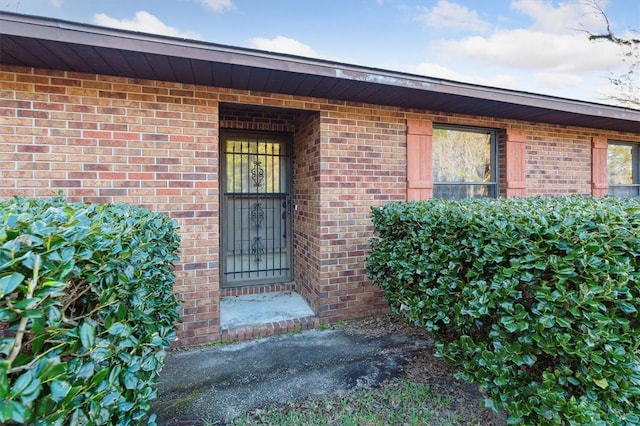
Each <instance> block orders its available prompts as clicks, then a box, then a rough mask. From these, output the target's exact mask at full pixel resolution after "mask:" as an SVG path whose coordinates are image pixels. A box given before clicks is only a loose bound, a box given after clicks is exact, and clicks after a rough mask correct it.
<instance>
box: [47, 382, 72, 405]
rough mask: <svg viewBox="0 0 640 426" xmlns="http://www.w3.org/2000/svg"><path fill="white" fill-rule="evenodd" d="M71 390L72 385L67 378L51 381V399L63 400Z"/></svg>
mask: <svg viewBox="0 0 640 426" xmlns="http://www.w3.org/2000/svg"><path fill="white" fill-rule="evenodd" d="M70 390H71V385H70V384H69V382H67V381H66V380H54V381H53V382H51V399H53V400H54V401H55V402H58V403H59V402H60V401H62V400H63V399H64V398H65V397H66V396H67V395H68V394H69V391H70Z"/></svg>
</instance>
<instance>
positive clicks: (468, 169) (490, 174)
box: [432, 126, 498, 198]
mask: <svg viewBox="0 0 640 426" xmlns="http://www.w3.org/2000/svg"><path fill="white" fill-rule="evenodd" d="M496 145H497V134H496V131H495V130H491V129H481V128H471V127H458V126H455V127H453V126H434V128H433V148H432V149H433V157H432V158H433V160H432V161H433V196H434V198H475V197H497V194H498V177H497V171H496V169H497V168H496V163H497V161H496V157H497V154H496V152H497V148H496Z"/></svg>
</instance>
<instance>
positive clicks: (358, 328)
mask: <svg viewBox="0 0 640 426" xmlns="http://www.w3.org/2000/svg"><path fill="white" fill-rule="evenodd" d="M341 328H342V329H343V330H344V331H345V332H346V333H348V334H355V335H360V336H366V337H379V336H384V335H388V334H405V335H409V336H411V337H415V338H416V339H421V340H425V341H429V342H432V344H431V345H425V349H423V350H422V351H420V352H418V353H416V354H413V355H412V356H411V358H410V359H407V360H406V361H407V364H405V365H404V366H403V368H404V371H405V375H406V377H407V378H408V379H409V380H411V381H412V382H414V383H426V384H429V386H431V389H432V390H433V393H434V394H438V395H440V396H443V397H447V398H450V400H451V402H452V404H451V411H452V413H441V414H442V415H443V416H445V417H451V418H461V419H465V420H464V421H462V423H460V422H457V423H458V424H469V425H482V426H498V425H505V424H506V415H505V413H503V412H502V413H495V412H494V411H493V410H491V409H488V408H484V404H483V400H484V397H483V395H482V393H481V392H480V390H479V389H478V387H477V386H476V385H475V384H472V383H468V382H466V381H462V380H457V379H456V378H455V377H454V376H453V374H454V371H453V370H452V368H451V367H450V366H449V365H448V364H447V363H445V362H444V361H442V360H440V359H438V358H435V357H434V355H433V354H434V351H435V349H434V347H433V337H432V336H431V335H430V334H429V333H428V332H427V331H426V330H424V329H421V328H419V327H414V326H411V325H409V324H407V323H405V322H403V321H401V320H399V319H397V318H395V317H393V316H391V315H384V316H379V317H375V318H370V319H364V320H358V321H352V322H349V323H347V324H346V325H343V326H342V327H341ZM442 420H443V423H447V422H446V421H445V419H442ZM454 424H455V423H454Z"/></svg>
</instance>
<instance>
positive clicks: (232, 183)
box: [221, 132, 292, 287]
mask: <svg viewBox="0 0 640 426" xmlns="http://www.w3.org/2000/svg"><path fill="white" fill-rule="evenodd" d="M221 142H222V156H221V159H222V182H221V183H222V188H221V191H222V200H221V201H222V253H221V254H222V256H221V258H222V262H221V265H222V286H223V287H234V286H239V285H248V284H265V283H275V282H285V281H290V280H291V237H292V235H291V198H290V196H291V194H290V192H291V190H290V187H291V176H290V170H291V167H290V161H291V160H290V156H289V145H290V138H289V137H288V136H286V135H278V134H274V135H271V134H255V133H235V132H234V133H231V132H227V133H224V132H223V133H222V134H221Z"/></svg>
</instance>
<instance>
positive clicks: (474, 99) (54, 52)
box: [0, 12, 640, 133]
mask: <svg viewBox="0 0 640 426" xmlns="http://www.w3.org/2000/svg"><path fill="white" fill-rule="evenodd" d="M3 64H5V65H17V66H26V67H35V68H44V69H55V70H64V71H74V72H82V73H90V74H106V75H116V76H122V77H132V78H141V79H151V80H163V81H174V82H181V83H189V84H200V85H207V86H216V87H223V88H232V89H242V90H253V91H260V92H268V93H281V94H287V95H296V96H310V97H316V98H326V99H334V100H343V101H351V102H362V103H369V104H376V105H388V106H397V107H403V108H416V109H423V110H429V111H442V112H448V113H459V114H469V115H480V116H488V117H499V118H507V119H515V120H525V121H529V122H544V123H553V124H559V125H566V126H579V127H587V128H595V129H606V130H615V131H622V132H631V133H639V132H640V110H635V109H630V108H623V107H616V106H611V105H604V104H598V103H591V102H584V101H578V100H571V99H564V98H558V97H552V96H545V95H537V94H533V93H528V92H520V91H513V90H505V89H499V88H494V87H487V86H480V85H473V84H466V83H460V82H455V81H450V80H444V79H435V78H429V77H424V76H419V75H413V74H406V73H399V72H393V71H386V70H381V69H376V68H368V67H361V66H355V65H349V64H343V63H338V62H332V61H325V60H318V59H310V58H304V57H298V56H293V55H285V54H278V53H272V52H265V51H260V50H253V49H244V48H238V47H232V46H224V45H219V44H213V43H206V42H200V41H193V40H185V39H179V38H172V37H165V36H157V35H151V34H144V33H138V32H132V31H124V30H116V29H111V28H104V27H97V26H93V25H86V24H78V23H73V22H68V21H61V20H57V19H51V18H42V17H36V16H27V15H20V14H13V13H6V12H0V66H1V65H3Z"/></svg>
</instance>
